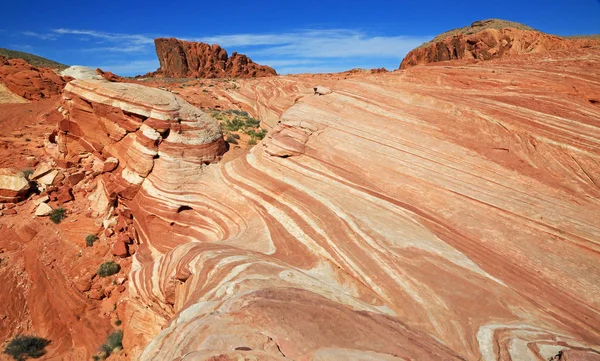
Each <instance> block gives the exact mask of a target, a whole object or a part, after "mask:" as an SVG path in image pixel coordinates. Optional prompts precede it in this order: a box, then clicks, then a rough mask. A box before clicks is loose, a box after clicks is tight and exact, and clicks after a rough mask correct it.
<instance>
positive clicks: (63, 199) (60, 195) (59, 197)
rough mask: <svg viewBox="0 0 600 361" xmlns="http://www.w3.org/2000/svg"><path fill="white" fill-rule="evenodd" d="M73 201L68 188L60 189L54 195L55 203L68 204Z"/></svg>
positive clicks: (71, 191)
mask: <svg viewBox="0 0 600 361" xmlns="http://www.w3.org/2000/svg"><path fill="white" fill-rule="evenodd" d="M73 199H74V197H73V190H72V189H71V188H70V187H62V188H61V189H59V190H58V192H57V194H56V201H57V202H58V203H60V204H63V203H67V202H70V201H72V200H73Z"/></svg>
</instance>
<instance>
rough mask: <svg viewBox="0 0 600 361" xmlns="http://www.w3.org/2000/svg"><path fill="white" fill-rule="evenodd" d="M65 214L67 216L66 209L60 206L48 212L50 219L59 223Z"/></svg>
mask: <svg viewBox="0 0 600 361" xmlns="http://www.w3.org/2000/svg"><path fill="white" fill-rule="evenodd" d="M66 216H67V210H66V209H64V208H62V207H60V208H56V209H55V210H53V211H52V212H51V213H50V220H51V221H52V222H53V223H56V224H59V223H60V222H62V220H63V219H65V217H66Z"/></svg>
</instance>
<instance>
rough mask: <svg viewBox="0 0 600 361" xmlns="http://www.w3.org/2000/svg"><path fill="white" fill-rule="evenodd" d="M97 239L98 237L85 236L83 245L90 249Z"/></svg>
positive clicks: (92, 235)
mask: <svg viewBox="0 0 600 361" xmlns="http://www.w3.org/2000/svg"><path fill="white" fill-rule="evenodd" d="M97 239H98V237H97V236H96V235H95V234H88V235H87V236H85V245H86V246H88V247H92V246H93V245H94V242H96V240H97Z"/></svg>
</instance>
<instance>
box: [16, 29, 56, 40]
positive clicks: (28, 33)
mask: <svg viewBox="0 0 600 361" xmlns="http://www.w3.org/2000/svg"><path fill="white" fill-rule="evenodd" d="M23 35H25V36H32V37H34V38H39V39H42V40H56V39H57V38H58V35H56V34H53V33H49V34H40V33H36V32H34V31H25V32H23Z"/></svg>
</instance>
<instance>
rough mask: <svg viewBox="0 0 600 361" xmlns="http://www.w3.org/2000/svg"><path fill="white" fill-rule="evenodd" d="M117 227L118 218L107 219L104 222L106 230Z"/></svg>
mask: <svg viewBox="0 0 600 361" xmlns="http://www.w3.org/2000/svg"><path fill="white" fill-rule="evenodd" d="M116 225H117V218H110V219H105V220H103V221H102V226H103V227H104V229H108V228H112V227H115V226H116Z"/></svg>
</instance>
